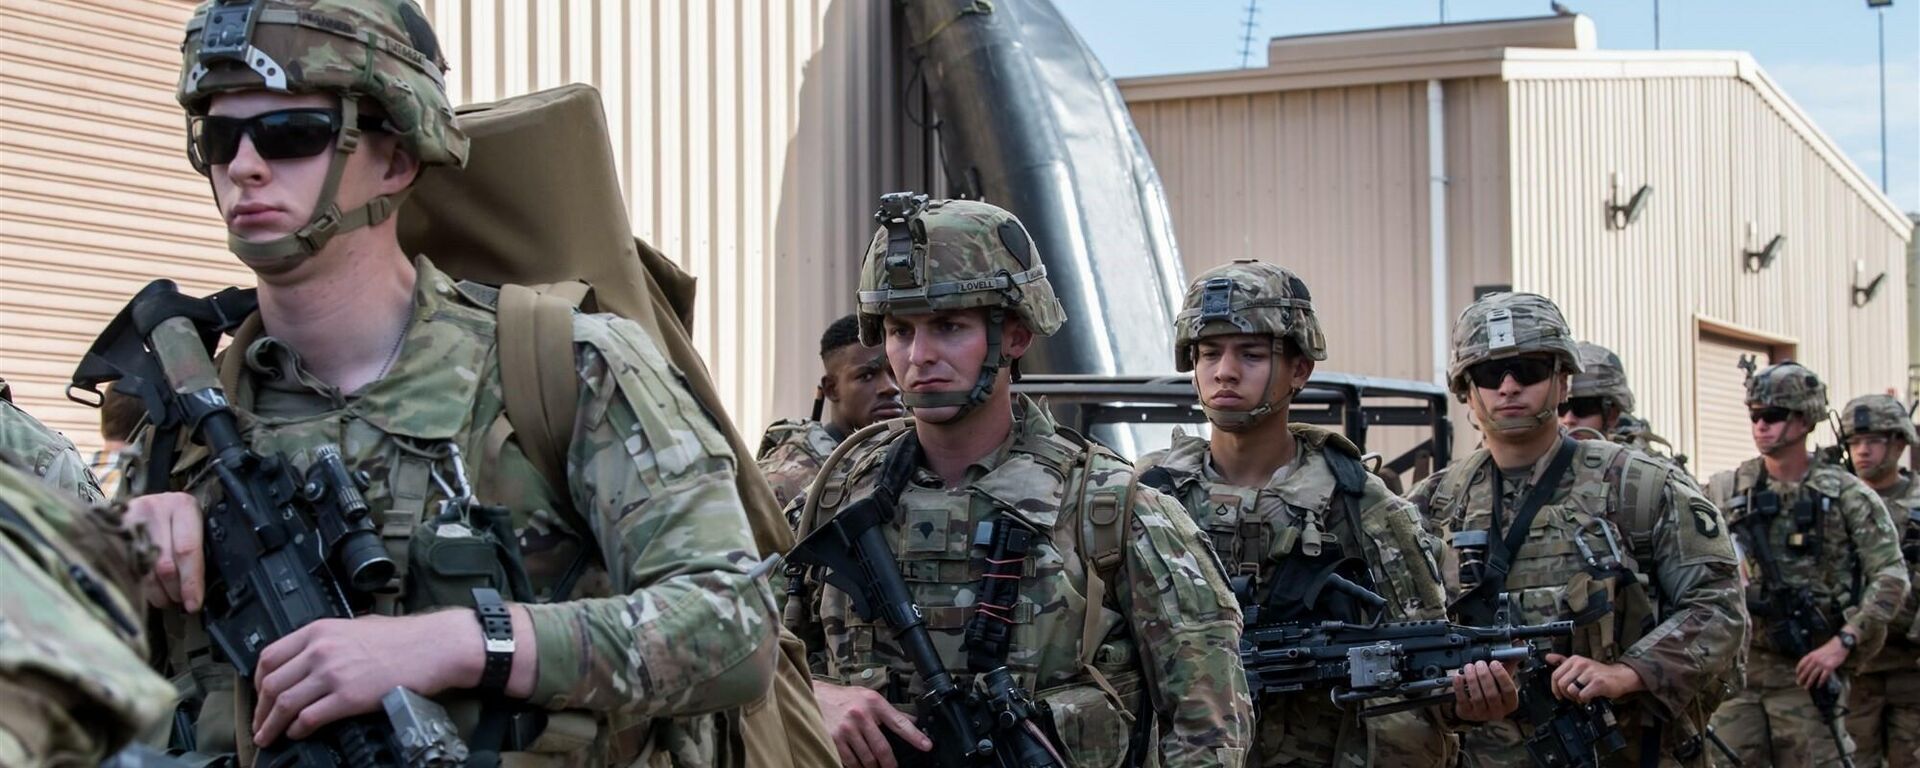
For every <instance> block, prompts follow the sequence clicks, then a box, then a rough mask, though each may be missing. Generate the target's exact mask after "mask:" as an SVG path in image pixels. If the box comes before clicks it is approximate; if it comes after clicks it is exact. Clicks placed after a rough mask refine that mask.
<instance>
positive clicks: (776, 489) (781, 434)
mask: <svg viewBox="0 0 1920 768" xmlns="http://www.w3.org/2000/svg"><path fill="white" fill-rule="evenodd" d="M844 439H846V435H839V434H834V430H833V428H832V427H829V426H827V425H826V424H823V423H821V422H818V421H813V420H810V419H781V420H779V421H776V422H774V423H772V424H770V425H768V426H767V433H766V434H765V435H764V436H762V437H761V438H760V450H759V451H758V452H757V453H755V454H754V461H755V463H757V464H759V465H760V471H761V473H763V474H765V475H766V476H767V484H768V485H771V486H773V498H774V500H775V501H778V502H780V508H781V509H786V508H787V505H788V504H789V503H792V501H793V500H794V499H795V498H798V497H799V496H800V494H802V493H805V492H806V490H807V485H808V484H809V483H812V482H813V476H814V475H816V474H819V472H820V465H821V463H823V462H825V461H826V460H827V456H828V455H829V454H831V453H833V449H834V448H836V447H839V445H840V441H841V440H844Z"/></svg>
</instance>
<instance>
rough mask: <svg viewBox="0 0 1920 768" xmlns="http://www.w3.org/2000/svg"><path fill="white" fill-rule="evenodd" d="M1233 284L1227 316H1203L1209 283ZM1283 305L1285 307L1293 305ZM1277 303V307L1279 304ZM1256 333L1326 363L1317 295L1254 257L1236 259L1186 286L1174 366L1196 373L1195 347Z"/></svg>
mask: <svg viewBox="0 0 1920 768" xmlns="http://www.w3.org/2000/svg"><path fill="white" fill-rule="evenodd" d="M1218 279H1226V280H1232V281H1233V292H1232V294H1231V296H1230V298H1229V300H1228V302H1229V303H1228V306H1229V308H1228V312H1229V314H1228V316H1227V317H1225V318H1215V319H1212V320H1208V319H1205V318H1202V317H1201V306H1200V303H1201V300H1202V298H1203V297H1204V296H1205V295H1206V287H1207V283H1208V282H1210V281H1213V280H1218ZM1295 302H1297V303H1298V304H1297V305H1294V306H1285V305H1284V304H1293V303H1295ZM1276 305H1279V306H1276ZM1236 334H1255V335H1260V336H1272V337H1274V338H1276V339H1292V340H1293V343H1294V344H1295V345H1297V346H1299V347H1300V350H1301V351H1302V352H1305V353H1306V355H1307V357H1310V358H1312V359H1314V360H1325V359H1327V336H1326V334H1325V333H1323V332H1321V330H1320V320H1319V318H1317V317H1315V316H1314V314H1313V295H1312V294H1311V293H1309V292H1308V290H1307V284H1306V282H1305V281H1303V280H1301V279H1300V277H1299V276H1298V275H1295V274H1294V273H1293V271H1292V270H1289V269H1287V268H1285V267H1281V266H1278V265H1275V264H1268V263H1266V262H1264V261H1256V260H1253V259H1237V260H1235V261H1233V262H1231V263H1227V264H1222V265H1220V266H1218V267H1214V268H1213V269H1209V270H1207V271H1206V272H1204V273H1201V275H1200V276H1199V277H1196V278H1194V279H1193V282H1192V283H1191V284H1190V285H1188V286H1187V298H1186V300H1185V302H1183V303H1182V304H1181V308H1180V314H1179V315H1178V316H1176V317H1175V318H1174V321H1173V367H1174V370H1176V371H1179V372H1181V373H1186V372H1187V371H1191V370H1193V345H1194V343H1195V342H1197V341H1199V340H1201V339H1204V338H1207V337H1210V336H1231V335H1236Z"/></svg>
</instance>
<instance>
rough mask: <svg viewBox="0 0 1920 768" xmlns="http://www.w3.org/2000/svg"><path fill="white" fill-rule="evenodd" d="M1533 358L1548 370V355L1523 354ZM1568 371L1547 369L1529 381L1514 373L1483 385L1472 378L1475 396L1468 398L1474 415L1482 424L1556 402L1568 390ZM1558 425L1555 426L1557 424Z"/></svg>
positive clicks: (1536, 410)
mask: <svg viewBox="0 0 1920 768" xmlns="http://www.w3.org/2000/svg"><path fill="white" fill-rule="evenodd" d="M1523 357H1527V358H1535V359H1537V360H1538V361H1539V362H1540V363H1541V364H1543V365H1544V366H1545V367H1547V369H1548V370H1551V367H1552V365H1553V357H1552V356H1551V355H1524V356H1523ZM1568 378H1569V375H1568V374H1565V373H1550V374H1549V375H1547V376H1546V377H1545V378H1541V379H1538V380H1535V381H1534V382H1533V383H1531V384H1522V383H1520V379H1519V378H1517V377H1516V376H1515V375H1514V374H1512V373H1508V374H1505V375H1503V376H1501V377H1500V383H1499V385H1498V386H1494V387H1484V386H1481V385H1480V383H1478V382H1471V381H1470V383H1469V386H1472V387H1473V388H1474V396H1473V397H1470V398H1468V399H1467V400H1468V402H1469V403H1471V405H1472V408H1473V411H1474V416H1475V417H1476V418H1477V419H1478V420H1479V421H1480V423H1481V424H1494V423H1498V422H1501V421H1505V420H1508V419H1524V418H1528V417H1531V416H1533V415H1534V414H1537V413H1540V412H1542V411H1545V410H1547V409H1548V408H1552V407H1554V406H1557V405H1559V404H1560V403H1559V401H1560V400H1561V399H1563V398H1564V396H1565V393H1566V391H1567V379H1568ZM1556 428H1557V427H1556Z"/></svg>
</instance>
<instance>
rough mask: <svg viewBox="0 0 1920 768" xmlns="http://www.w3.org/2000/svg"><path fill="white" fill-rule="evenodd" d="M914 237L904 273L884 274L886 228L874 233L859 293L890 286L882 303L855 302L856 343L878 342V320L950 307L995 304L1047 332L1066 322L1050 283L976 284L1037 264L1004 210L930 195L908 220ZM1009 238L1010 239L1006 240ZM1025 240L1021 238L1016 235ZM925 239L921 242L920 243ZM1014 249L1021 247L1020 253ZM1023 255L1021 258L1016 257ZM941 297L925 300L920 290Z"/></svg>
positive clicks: (1033, 249) (1023, 233) (1028, 239)
mask: <svg viewBox="0 0 1920 768" xmlns="http://www.w3.org/2000/svg"><path fill="white" fill-rule="evenodd" d="M908 226H909V227H912V228H914V229H916V230H918V231H921V232H924V233H925V234H924V237H916V238H915V240H916V242H915V245H914V248H913V255H912V262H913V263H912V267H911V270H909V274H898V275H896V274H890V273H889V271H888V268H887V228H886V227H884V226H883V227H880V228H879V229H878V230H877V231H875V232H874V235H873V241H872V243H870V244H869V245H868V246H867V255H866V260H865V261H864V262H862V264H861V265H860V288H859V290H861V291H881V290H886V291H890V292H891V293H890V295H889V296H888V297H887V298H886V299H885V300H882V301H861V302H860V343H861V344H864V345H866V346H869V347H872V346H877V345H879V344H880V342H881V336H880V324H881V318H883V317H886V316H887V315H890V314H895V313H903V314H916V313H927V312H934V311H939V310H950V309H972V308H976V307H1002V308H1006V309H1011V310H1013V311H1014V312H1015V313H1016V314H1018V315H1019V317H1020V319H1021V321H1023V322H1025V323H1026V326H1027V328H1028V329H1030V330H1032V331H1033V332H1034V333H1036V334H1039V335H1041V336H1051V335H1053V333H1054V332H1055V331H1058V330H1060V326H1061V325H1062V324H1064V323H1066V321H1067V312H1066V310H1065V309H1064V308H1062V307H1061V306H1060V299H1059V298H1058V297H1056V296H1055V295H1054V293H1053V284H1052V283H1051V282H1049V281H1048V280H1047V279H1046V278H1044V277H1043V278H1041V279H1039V280H1035V281H1033V282H1030V283H1027V284H1025V285H1020V286H1016V287H1014V288H1010V289H1003V290H996V289H993V288H992V287H991V286H983V285H981V282H982V281H986V280H991V279H992V278H994V277H996V276H1001V275H1018V274H1020V273H1022V272H1025V271H1027V270H1029V269H1033V268H1038V267H1040V266H1041V265H1042V264H1043V262H1042V261H1041V258H1040V251H1039V248H1038V247H1037V246H1036V245H1035V244H1034V242H1033V238H1032V236H1030V235H1029V234H1028V233H1027V230H1026V227H1024V226H1022V225H1021V224H1020V220H1019V219H1018V218H1015V217H1014V215H1013V214H1011V213H1008V212H1007V211H1006V210H1004V209H1001V208H999V207H997V206H994V205H990V204H988V203H983V202H979V201H976V200H933V201H930V202H928V203H927V204H926V206H925V207H924V208H922V209H921V210H920V212H919V213H918V214H917V215H915V216H914V217H913V218H912V219H911V220H910V223H909V224H908ZM1008 238H1014V239H1016V242H1015V243H1014V244H1013V245H1011V246H1010V245H1009V243H1008ZM1021 240H1023V241H1024V244H1022V243H1020V242H1017V241H1021ZM922 242H924V245H922V244H921V243H922ZM1015 249H1022V250H1024V251H1025V255H1024V257H1023V256H1022V255H1020V254H1017V253H1016V252H1015ZM1023 258H1024V263H1023V261H1022V259H1023ZM945 289H957V290H953V291H952V292H950V293H945V294H944V295H939V296H934V297H932V298H928V297H927V295H926V293H927V292H932V293H940V292H941V291H942V290H945Z"/></svg>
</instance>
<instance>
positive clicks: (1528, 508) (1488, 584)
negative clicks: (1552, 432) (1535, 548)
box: [1449, 435, 1579, 625]
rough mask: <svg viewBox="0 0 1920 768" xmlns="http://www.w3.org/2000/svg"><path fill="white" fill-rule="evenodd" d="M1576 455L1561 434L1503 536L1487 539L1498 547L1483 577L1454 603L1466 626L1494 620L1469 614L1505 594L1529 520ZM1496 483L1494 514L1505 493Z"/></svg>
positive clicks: (1497, 521)
mask: <svg viewBox="0 0 1920 768" xmlns="http://www.w3.org/2000/svg"><path fill="white" fill-rule="evenodd" d="M1578 452H1579V444H1578V443H1576V442H1574V440H1573V439H1572V438H1570V437H1567V436H1565V435H1562V436H1561V437H1560V445H1559V447H1558V448H1555V449H1554V453H1553V458H1552V459H1551V460H1550V461H1548V462H1547V469H1546V472H1544V473H1542V474H1541V475H1540V481H1539V482H1538V483H1536V484H1534V486H1533V489H1532V490H1530V491H1528V492H1527V497H1526V498H1525V499H1522V500H1521V502H1520V508H1519V509H1518V510H1517V511H1516V513H1515V514H1514V518H1513V525H1512V527H1510V528H1508V529H1507V535H1506V537H1505V538H1499V537H1498V534H1499V531H1498V530H1495V531H1493V533H1494V534H1495V535H1494V536H1489V537H1488V538H1489V539H1491V540H1492V541H1494V542H1496V543H1498V544H1499V546H1497V547H1493V548H1492V549H1493V553H1492V556H1491V557H1488V558H1487V570H1486V575H1484V576H1482V577H1481V578H1480V583H1479V585H1477V586H1475V587H1474V589H1473V591H1472V592H1469V593H1467V594H1465V595H1461V596H1460V599H1459V600H1457V601H1455V604H1456V605H1458V606H1460V607H1461V608H1462V609H1463V610H1462V611H1461V612H1460V613H1461V618H1462V619H1464V620H1465V621H1466V622H1467V623H1469V624H1486V625H1491V624H1493V623H1494V619H1495V617H1494V616H1492V615H1469V614H1470V613H1477V612H1479V611H1477V610H1476V608H1475V606H1487V607H1491V606H1494V605H1496V604H1497V601H1498V598H1499V595H1500V593H1502V592H1505V591H1506V589H1507V570H1508V569H1509V568H1511V567H1512V566H1513V557H1514V555H1516V554H1518V553H1519V552H1520V547H1522V546H1524V545H1525V544H1526V542H1527V533H1528V532H1529V531H1531V530H1532V528H1533V518H1534V517H1535V516H1537V515H1539V514H1540V508H1541V507H1544V506H1546V505H1547V501H1548V500H1550V499H1552V498H1553V494H1554V492H1555V491H1557V490H1559V489H1560V480H1561V478H1563V477H1565V476H1566V474H1567V469H1568V468H1569V467H1571V466H1572V465H1573V455H1574V454H1575V453H1578ZM1449 480H1451V478H1449ZM1500 482H1502V480H1501V479H1500V478H1499V477H1495V478H1494V483H1495V485H1494V488H1493V500H1494V510H1495V512H1496V513H1497V512H1498V511H1499V509H1500V507H1499V504H1500V497H1501V496H1502V495H1503V492H1504V491H1505V490H1506V489H1504V488H1501V487H1500V486H1499V483H1500ZM1493 523H1494V526H1495V527H1496V528H1497V527H1498V526H1499V524H1500V516H1499V515H1498V514H1495V515H1494V516H1493ZM1491 613H1492V611H1485V614H1491Z"/></svg>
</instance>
